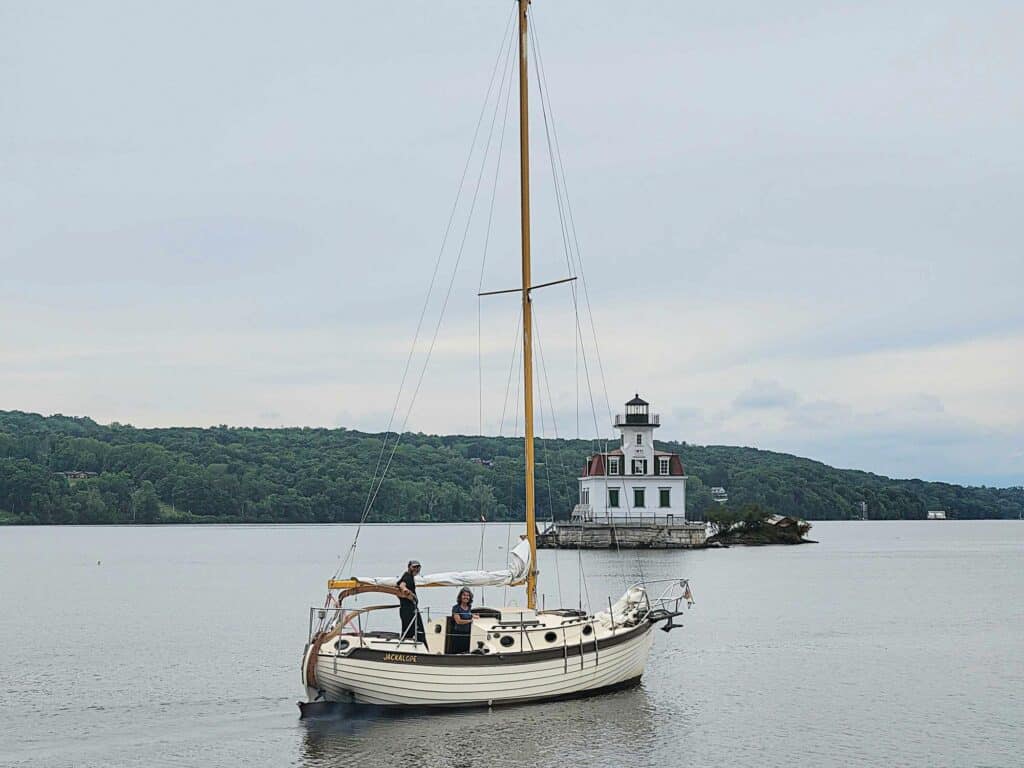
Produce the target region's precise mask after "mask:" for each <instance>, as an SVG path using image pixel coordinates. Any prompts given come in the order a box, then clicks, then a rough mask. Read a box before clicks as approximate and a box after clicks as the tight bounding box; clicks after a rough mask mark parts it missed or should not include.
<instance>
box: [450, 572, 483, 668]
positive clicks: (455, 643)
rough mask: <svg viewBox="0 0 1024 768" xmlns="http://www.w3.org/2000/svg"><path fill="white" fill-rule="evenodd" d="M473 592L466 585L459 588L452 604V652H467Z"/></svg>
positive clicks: (471, 624)
mask: <svg viewBox="0 0 1024 768" xmlns="http://www.w3.org/2000/svg"><path fill="white" fill-rule="evenodd" d="M475 618H477V616H476V614H475V613H473V593H472V592H471V591H470V589H469V588H468V587H463V588H462V589H460V590H459V594H458V597H456V598H455V605H453V606H452V622H453V623H452V643H451V649H452V650H451V652H452V653H469V633H470V631H471V630H472V628H473V619H475Z"/></svg>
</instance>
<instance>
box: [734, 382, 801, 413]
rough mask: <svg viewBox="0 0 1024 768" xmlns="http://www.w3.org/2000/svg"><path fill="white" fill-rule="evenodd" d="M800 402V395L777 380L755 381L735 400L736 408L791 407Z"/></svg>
mask: <svg viewBox="0 0 1024 768" xmlns="http://www.w3.org/2000/svg"><path fill="white" fill-rule="evenodd" d="M798 402H800V396H799V395H798V394H797V393H796V392H795V391H794V390H792V389H787V388H786V387H783V386H782V385H781V384H779V383H778V382H777V381H764V380H760V381H755V382H753V383H752V384H751V385H750V386H749V387H748V388H747V389H745V390H743V391H742V392H741V393H740V394H739V395H738V396H737V397H736V399H735V400H734V401H733V404H734V405H735V407H736V408H744V409H747V408H749V409H753V410H758V409H762V408H789V407H791V406H793V405H796V404H797V403H798Z"/></svg>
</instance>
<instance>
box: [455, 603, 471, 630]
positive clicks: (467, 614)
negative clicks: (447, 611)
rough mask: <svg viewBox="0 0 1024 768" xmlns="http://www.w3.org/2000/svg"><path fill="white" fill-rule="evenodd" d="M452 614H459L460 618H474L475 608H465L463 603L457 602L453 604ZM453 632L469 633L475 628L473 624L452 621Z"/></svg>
mask: <svg viewBox="0 0 1024 768" xmlns="http://www.w3.org/2000/svg"><path fill="white" fill-rule="evenodd" d="M452 616H458V617H459V618H460V619H468V620H469V621H472V620H473V609H472V608H463V607H462V606H461V605H459V604H458V603H456V604H455V605H453V606H452ZM452 625H453V626H452V634H453V635H468V634H469V633H470V630H471V629H472V628H473V625H472V624H456V623H455V622H454V621H453V622H452Z"/></svg>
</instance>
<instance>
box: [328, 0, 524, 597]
mask: <svg viewBox="0 0 1024 768" xmlns="http://www.w3.org/2000/svg"><path fill="white" fill-rule="evenodd" d="M515 10H516V8H515V6H513V8H512V9H511V10H510V11H509V15H508V19H506V21H505V28H504V30H503V32H502V36H501V40H502V42H501V44H500V46H499V48H498V55H497V56H496V57H495V61H494V67H493V69H492V70H491V76H490V80H489V81H488V84H487V92H486V94H485V96H484V103H483V105H482V106H481V108H480V114H479V116H478V117H477V122H476V127H475V128H474V130H473V139H472V141H471V142H470V149H469V153H468V155H467V156H466V162H465V164H464V166H463V169H462V175H461V177H460V178H459V184H458V188H457V190H456V194H455V201H454V202H453V203H452V209H451V212H450V213H449V215H448V223H447V224H446V225H445V230H444V235H443V236H442V238H441V247H440V248H439V249H438V254H437V258H436V260H435V262H434V269H433V272H432V273H431V277H430V284H429V286H428V289H427V295H426V297H425V298H424V300H423V307H422V309H421V310H420V315H419V319H418V320H417V322H416V330H415V332H414V334H413V341H412V344H411V345H410V347H409V355H408V357H407V358H406V361H405V366H404V368H403V371H402V378H401V381H400V383H399V386H398V393H397V394H396V395H395V402H394V405H393V406H392V408H391V416H390V417H389V419H388V425H387V429H386V430H385V432H384V440H383V441H382V442H381V450H380V453H379V455H378V457H377V463H376V466H375V467H374V471H373V475H372V476H371V479H370V487H369V490H368V491H367V499H366V502H365V504H364V507H363V512H362V514H361V516H360V519H359V524H358V526H357V527H356V532H355V534H354V536H353V539H352V545H351V546H350V547H349V550H348V553H347V554H346V555H345V558H344V560H342V562H341V564H340V565H339V566H338V569H337V571H335V578H337V576H338V575H339V574H341V573H342V572H343V571H344V570H345V569H346V568H347V567H349V566H350V565H351V567H353V568H354V567H355V552H356V547H357V545H358V543H359V534H360V533H361V532H362V527H363V525H364V524H365V522H366V519H367V517H368V515H369V513H370V510H371V509H372V507H373V502H374V500H375V499H376V497H377V493H379V491H380V486H381V485H382V484H383V482H384V476H385V475H386V474H387V469H388V466H390V463H391V459H393V458H394V454H395V450H397V448H398V443H399V441H400V440H401V434H398V435H396V437H395V445H394V448H393V449H392V452H391V456H390V457H389V459H388V463H387V465H385V467H384V471H383V472H382V473H381V477H380V482H379V483H378V482H377V473H378V472H379V471H380V466H381V461H382V460H383V457H384V454H385V452H386V450H387V446H388V440H389V436H390V433H391V428H392V426H393V425H394V422H395V416H396V415H397V414H398V406H399V403H400V402H401V398H402V393H403V392H404V391H405V383H406V380H407V378H408V375H409V369H410V367H411V365H412V359H413V357H414V355H415V352H416V347H417V346H418V344H419V338H420V333H421V331H422V328H423V321H424V319H425V317H426V313H427V308H428V307H429V305H430V299H431V296H432V295H433V290H434V285H435V284H436V281H437V275H438V272H439V270H440V267H441V261H442V257H443V255H444V252H445V248H446V247H447V244H448V238H449V235H450V234H451V229H452V224H453V222H454V220H455V214H456V211H457V210H458V207H459V202H460V200H461V199H462V191H463V189H464V187H465V182H466V176H467V174H468V172H469V167H470V164H471V161H472V159H473V155H474V154H475V151H476V144H477V138H478V137H479V135H480V127H481V125H482V124H483V119H484V115H485V114H486V111H487V104H488V102H489V100H490V95H491V92H492V90H493V88H494V79H495V76H496V75H497V72H498V65H499V63H500V62H501V57H502V53H506V58H507V49H506V48H505V46H506V42H505V41H506V39H507V38H508V37H509V30H510V29H511V26H512V19H513V18H514V17H515ZM492 128H493V123H492ZM485 158H486V154H485ZM478 187H479V184H478ZM460 256H461V252H460ZM457 270H458V265H457V264H456V269H455V270H453V277H452V279H453V280H454V274H455V272H457ZM448 293H449V295H450V293H451V283H449V290H448ZM445 306H447V297H446V299H445ZM441 315H442V316H443V315H444V307H442V309H441ZM438 325H440V320H439V322H438ZM435 340H436V332H435ZM432 348H433V343H431V349H432ZM427 359H428V360H429V352H428V356H427ZM421 381H422V376H421ZM418 389H419V387H418V386H417V391H418ZM413 402H415V395H414V397H413ZM411 409H412V403H410V408H409V411H411ZM405 421H408V412H407V413H406V419H405ZM404 427H405V422H403V431H404ZM375 484H376V490H374V486H375Z"/></svg>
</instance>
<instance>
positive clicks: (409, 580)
mask: <svg viewBox="0 0 1024 768" xmlns="http://www.w3.org/2000/svg"><path fill="white" fill-rule="evenodd" d="M401 584H405V588H406V589H408V590H409V591H410V592H412V593H413V595H414V596H415V594H416V577H415V576H413V575H412V574H411V573H409V572H408V571H406V572H405V573H403V574H402V575H401V576H399V577H398V581H397V582H396V583H395V586H399V585H401ZM401 599H402V600H404V601H406V602H407V603H409V604H410V605H415V603H416V601H415V600H410V599H409V598H406V597H403V598H401Z"/></svg>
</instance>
